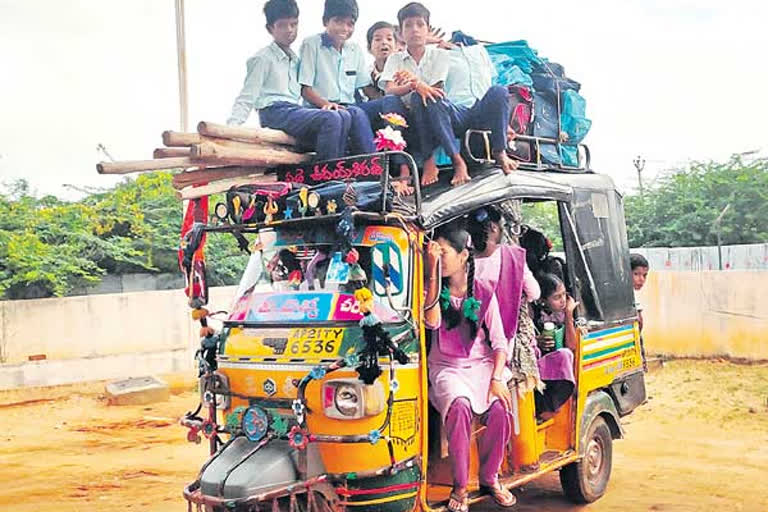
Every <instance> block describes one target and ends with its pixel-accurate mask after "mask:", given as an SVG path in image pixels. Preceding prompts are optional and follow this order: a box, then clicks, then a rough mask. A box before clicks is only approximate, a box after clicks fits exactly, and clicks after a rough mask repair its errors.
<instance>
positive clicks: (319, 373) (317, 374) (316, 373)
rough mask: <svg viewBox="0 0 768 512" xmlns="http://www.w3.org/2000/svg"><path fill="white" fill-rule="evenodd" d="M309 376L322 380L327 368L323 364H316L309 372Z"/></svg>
mask: <svg viewBox="0 0 768 512" xmlns="http://www.w3.org/2000/svg"><path fill="white" fill-rule="evenodd" d="M309 376H310V377H312V379H313V380H320V379H322V378H323V377H325V368H323V367H322V366H315V367H314V368H312V371H310V372H309Z"/></svg>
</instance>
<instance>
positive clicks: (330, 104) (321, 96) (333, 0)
mask: <svg viewBox="0 0 768 512" xmlns="http://www.w3.org/2000/svg"><path fill="white" fill-rule="evenodd" d="M358 12H359V11H358V8H357V2H356V1H355V0H326V1H325V9H324V12H323V25H325V32H323V33H321V34H316V35H314V36H310V37H308V38H306V39H305V40H304V42H303V43H302V44H301V50H299V55H300V57H301V65H300V66H299V83H300V84H301V95H302V97H303V98H304V101H305V103H306V104H307V105H308V106H314V107H316V108H318V109H321V110H327V111H335V112H338V113H339V115H340V116H341V117H342V119H343V120H344V123H345V128H346V129H347V130H348V134H349V146H350V150H351V151H350V152H351V153H352V154H365V153H373V152H375V150H376V148H375V145H374V143H373V130H372V129H371V123H370V121H369V120H368V115H367V114H366V112H365V111H364V110H362V109H361V108H359V107H358V106H356V105H355V92H356V91H357V90H358V89H360V88H362V87H365V86H368V85H370V83H371V78H370V75H369V73H368V70H367V68H366V65H365V55H364V53H363V50H362V49H361V48H360V46H359V45H357V44H356V43H354V42H352V41H349V38H350V37H352V33H353V32H354V30H355V23H356V22H357V17H358ZM344 142H346V141H344ZM344 142H343V143H344Z"/></svg>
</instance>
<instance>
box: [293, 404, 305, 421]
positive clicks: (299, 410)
mask: <svg viewBox="0 0 768 512" xmlns="http://www.w3.org/2000/svg"><path fill="white" fill-rule="evenodd" d="M291 410H292V411H293V415H294V416H296V420H297V421H298V422H299V423H302V420H303V419H304V410H305V408H304V403H303V402H302V401H301V400H298V399H296V400H294V401H293V403H292V404H291Z"/></svg>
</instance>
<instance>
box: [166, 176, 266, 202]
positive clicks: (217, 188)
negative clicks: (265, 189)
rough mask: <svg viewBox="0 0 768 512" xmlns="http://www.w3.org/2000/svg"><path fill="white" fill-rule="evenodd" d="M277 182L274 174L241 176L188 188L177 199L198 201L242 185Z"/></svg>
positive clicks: (177, 194) (177, 193)
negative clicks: (200, 198)
mask: <svg viewBox="0 0 768 512" xmlns="http://www.w3.org/2000/svg"><path fill="white" fill-rule="evenodd" d="M275 181H277V177H276V176H275V175H274V174H268V175H266V176H265V175H263V174H254V175H251V176H241V177H239V178H231V179H228V180H220V181H216V182H214V183H209V184H208V185H203V186H200V187H186V188H184V189H182V190H179V191H178V192H176V197H178V198H179V199H181V200H184V201H187V200H189V199H197V198H199V197H204V196H209V195H211V194H219V193H221V192H226V191H228V190H229V189H231V188H232V187H239V186H242V185H253V184H261V183H271V182H275Z"/></svg>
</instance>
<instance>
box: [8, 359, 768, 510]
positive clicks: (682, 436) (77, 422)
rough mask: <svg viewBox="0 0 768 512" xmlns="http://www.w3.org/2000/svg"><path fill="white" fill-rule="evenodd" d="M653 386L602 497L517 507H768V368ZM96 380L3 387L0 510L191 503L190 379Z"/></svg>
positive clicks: (661, 377) (691, 369)
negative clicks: (115, 390)
mask: <svg viewBox="0 0 768 512" xmlns="http://www.w3.org/2000/svg"><path fill="white" fill-rule="evenodd" d="M648 386H649V395H650V397H651V399H650V401H649V403H648V404H647V405H645V406H644V407H642V408H641V409H639V410H638V411H636V412H635V413H634V414H633V415H631V416H630V417H628V418H626V419H625V427H626V430H627V437H626V439H624V440H622V441H619V442H617V443H615V445H614V463H613V475H612V478H611V483H610V485H609V488H608V492H607V494H606V495H605V496H604V497H603V498H602V499H601V500H599V501H598V502H596V503H594V504H592V505H590V506H588V507H577V506H574V505H572V504H570V503H568V502H567V501H565V499H564V498H563V496H562V493H561V491H560V486H559V482H558V479H557V476H556V475H551V476H550V477H547V478H544V479H542V480H540V481H538V482H536V483H535V484H532V485H529V486H527V487H525V488H524V489H520V490H518V491H516V493H517V494H518V497H519V506H518V507H517V510H520V511H526V512H527V511H533V510H538V511H541V510H544V511H563V510H582V509H588V510H590V511H614V510H632V511H635V510H653V511H689V510H690V511H694V510H695V511H708V510H728V511H768V478H767V477H768V366H765V365H762V366H738V365H733V364H730V363H727V362H723V361H678V362H670V363H667V365H666V366H665V368H664V369H663V370H661V371H658V372H655V373H653V374H651V375H649V377H648ZM101 389H103V387H102V386H101V385H99V384H89V385H83V386H75V387H70V388H57V389H52V390H45V391H40V390H35V391H34V392H25V393H20V392H12V393H0V425H2V430H0V482H1V483H2V485H0V510H2V511H13V512H27V511H35V512H40V511H49V510H50V511H54V510H55V511H56V512H74V511H101V510H130V511H135V512H150V511H151V512H161V511H162V512H169V511H172V510H179V511H181V510H186V505H185V502H184V501H183V499H182V498H181V489H182V487H183V485H184V484H185V483H186V482H188V481H189V480H191V479H193V478H194V476H195V474H196V472H197V470H198V468H199V467H200V465H201V463H202V462H203V461H204V460H205V458H206V446H205V444H201V445H199V446H196V445H192V444H189V443H187V441H186V439H185V431H184V429H182V428H181V427H179V426H178V425H177V422H176V419H177V418H178V417H179V416H180V415H182V414H183V413H184V412H185V411H186V410H189V409H190V408H193V407H194V406H196V403H197V402H196V400H197V399H196V395H195V393H193V391H192V384H190V381H189V380H188V379H187V380H186V381H184V380H178V379H177V380H175V381H174V383H173V385H172V389H173V391H174V394H173V395H172V397H171V399H170V400H169V401H167V402H164V403H158V404H153V405H150V406H126V407H110V406H107V405H106V402H105V401H104V399H103V397H102V396H100V394H99V391H100V390H101ZM473 510H493V507H491V506H489V505H480V506H477V507H474V508H473Z"/></svg>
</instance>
